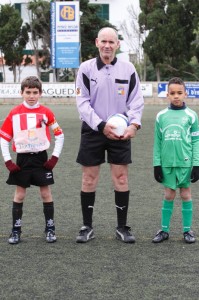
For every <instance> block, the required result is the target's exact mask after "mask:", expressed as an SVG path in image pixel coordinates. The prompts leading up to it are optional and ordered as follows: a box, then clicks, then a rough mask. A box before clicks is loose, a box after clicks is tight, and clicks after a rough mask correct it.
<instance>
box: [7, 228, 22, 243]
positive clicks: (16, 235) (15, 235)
mask: <svg viewBox="0 0 199 300" xmlns="http://www.w3.org/2000/svg"><path fill="white" fill-rule="evenodd" d="M20 241H21V232H19V231H12V232H11V234H10V237H9V239H8V243H9V244H12V245H14V244H18V243H19V242H20Z"/></svg>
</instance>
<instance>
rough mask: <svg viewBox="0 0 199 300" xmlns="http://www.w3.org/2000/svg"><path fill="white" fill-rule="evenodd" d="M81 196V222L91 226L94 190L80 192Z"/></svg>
mask: <svg viewBox="0 0 199 300" xmlns="http://www.w3.org/2000/svg"><path fill="white" fill-rule="evenodd" d="M80 196H81V206H82V215H83V224H84V225H85V226H89V227H92V216H93V208H94V203H95V192H90V193H87V192H82V191H81V193H80Z"/></svg>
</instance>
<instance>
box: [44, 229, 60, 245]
mask: <svg viewBox="0 0 199 300" xmlns="http://www.w3.org/2000/svg"><path fill="white" fill-rule="evenodd" d="M56 240H57V238H56V235H55V232H54V231H53V230H52V229H51V230H48V231H46V242H47V243H54V242H56Z"/></svg>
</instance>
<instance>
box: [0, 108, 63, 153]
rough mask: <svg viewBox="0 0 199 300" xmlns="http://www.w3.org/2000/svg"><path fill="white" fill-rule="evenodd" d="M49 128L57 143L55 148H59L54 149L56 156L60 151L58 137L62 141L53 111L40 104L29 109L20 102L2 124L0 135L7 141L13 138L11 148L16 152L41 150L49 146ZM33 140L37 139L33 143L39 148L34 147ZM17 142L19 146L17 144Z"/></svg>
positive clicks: (61, 132)
mask: <svg viewBox="0 0 199 300" xmlns="http://www.w3.org/2000/svg"><path fill="white" fill-rule="evenodd" d="M49 128H51V129H52V131H53V133H54V136H55V139H56V141H55V143H57V146H58V147H57V149H59V150H58V151H56V152H57V153H56V156H59V154H60V153H58V152H61V149H62V147H61V148H60V146H59V145H58V144H59V139H60V140H62V141H63V138H64V135H63V131H62V129H61V128H60V126H59V125H58V123H57V121H56V119H55V116H54V114H53V112H52V111H51V110H50V109H49V108H47V107H45V106H42V105H39V107H37V108H33V109H29V108H27V107H26V106H24V105H23V104H20V105H18V106H16V107H15V108H14V109H12V110H11V111H10V113H9V114H8V116H7V117H6V119H5V121H4V123H3V124H2V127H1V129H0V137H2V138H4V139H5V140H6V141H8V142H10V141H11V140H12V139H13V144H12V149H13V151H15V152H18V153H25V152H37V151H43V150H46V149H48V148H49V146H50V141H51V136H50V131H49ZM25 136H26V138H25ZM35 140H37V142H35V145H37V147H38V145H39V148H37V147H34V143H33V141H35ZM44 141H45V143H44ZM19 142H20V143H21V144H20V145H21V147H19V146H18V143H19ZM41 145H42V147H41ZM62 146H63V143H62ZM19 148H20V149H21V150H19ZM55 148H56V145H55Z"/></svg>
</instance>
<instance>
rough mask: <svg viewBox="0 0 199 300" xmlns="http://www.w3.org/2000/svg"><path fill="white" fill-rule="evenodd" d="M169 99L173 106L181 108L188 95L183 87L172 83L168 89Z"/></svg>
mask: <svg viewBox="0 0 199 300" xmlns="http://www.w3.org/2000/svg"><path fill="white" fill-rule="evenodd" d="M167 97H168V98H169V100H170V102H171V103H172V104H173V105H175V106H178V107H180V106H183V101H184V98H186V97H187V93H186V91H185V88H184V86H183V85H181V84H176V83H172V84H170V86H169V87H168V93H167Z"/></svg>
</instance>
